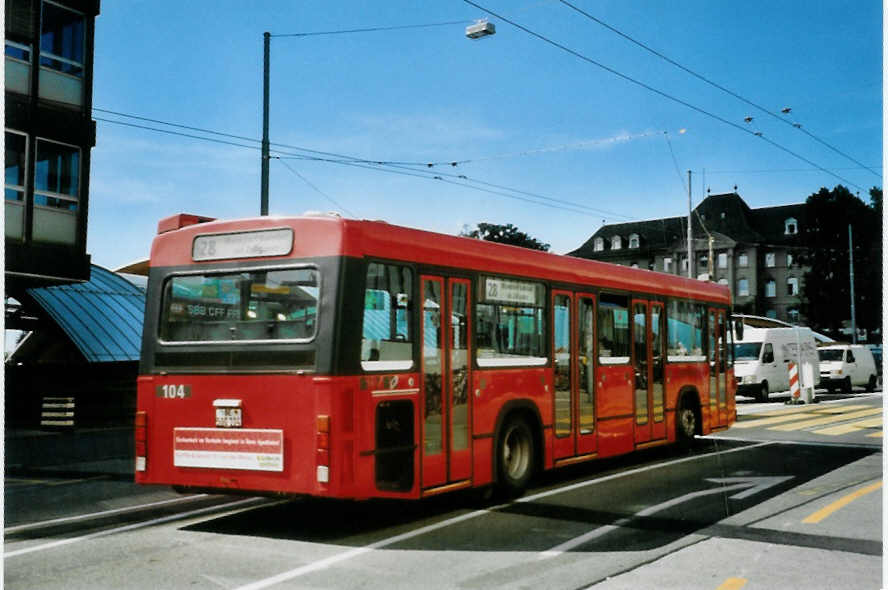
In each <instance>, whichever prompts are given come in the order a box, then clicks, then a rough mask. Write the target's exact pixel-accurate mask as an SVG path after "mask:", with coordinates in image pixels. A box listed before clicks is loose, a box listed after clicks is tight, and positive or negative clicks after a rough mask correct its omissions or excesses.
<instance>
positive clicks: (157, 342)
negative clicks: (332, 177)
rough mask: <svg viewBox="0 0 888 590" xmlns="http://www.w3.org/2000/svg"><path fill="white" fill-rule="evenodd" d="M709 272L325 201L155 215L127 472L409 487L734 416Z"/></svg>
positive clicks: (718, 291) (726, 349)
mask: <svg viewBox="0 0 888 590" xmlns="http://www.w3.org/2000/svg"><path fill="white" fill-rule="evenodd" d="M730 308H731V299H730V293H729V291H728V288H727V287H725V286H722V285H716V284H714V283H707V282H701V281H696V280H691V279H687V278H683V277H678V276H672V275H667V274H662V273H655V272H651V271H647V270H639V269H635V268H627V267H621V266H616V265H612V264H607V263H602V262H595V261H589V260H583V259H579V258H572V257H567V256H558V255H554V254H548V253H544V252H537V251H532V250H527V249H522V248H518V247H513V246H506V245H501V244H494V243H490V242H483V241H479V240H474V239H469V238H462V237H455V236H447V235H441V234H436V233H430V232H426V231H420V230H416V229H409V228H404V227H398V226H394V225H390V224H387V223H383V222H376V221H357V220H349V219H343V218H340V217H338V216H335V215H306V216H301V217H292V218H269V217H263V218H257V219H245V220H237V221H214V220H212V219H209V218H203V217H198V216H194V215H186V214H181V215H176V216H173V217H171V218H167V219H164V220H162V221H161V222H160V224H159V227H158V235H157V236H156V238H155V239H154V243H153V245H152V249H151V261H150V274H149V280H148V297H147V308H146V316H145V329H144V335H143V343H142V359H141V366H140V376H139V381H138V407H137V412H136V425H135V426H136V427H135V448H136V466H135V468H136V481H137V482H140V483H145V484H168V485H172V486H175V487H177V488H179V489H186V490H202V491H235V490H236V491H239V492H242V493H250V494H293V495H315V496H330V497H337V498H357V499H363V498H372V497H389V498H421V497H425V496H430V495H434V494H439V493H443V492H447V491H451V490H457V489H464V488H472V487H488V486H495V487H496V488H498V489H499V490H501V491H502V492H504V493H507V494H511V495H514V494H519V493H521V491H522V490H523V489H524V488H525V487H526V486H527V485H528V482H529V480H530V478H531V477H532V476H533V474H534V473H536V472H539V471H541V470H547V469H553V468H556V467H559V466H563V465H569V464H573V463H578V462H582V461H589V460H594V459H596V458H602V457H609V456H613V455H618V454H624V453H631V452H633V451H635V450H637V449H642V448H646V447H650V446H655V445H663V444H669V443H687V442H689V441H691V440H692V439H693V438H694V436H698V435H705V434H709V433H711V432H714V431H717V430H723V429H726V428H728V427H729V426H730V425H731V423H732V422H733V421H734V420H735V418H736V406H735V402H734V391H735V383H734V377H733V363H732V358H731V355H730V351H731V350H732V346H730V342H729V339H730V338H731V332H732V330H730V329H729V327H728V326H729V322H730Z"/></svg>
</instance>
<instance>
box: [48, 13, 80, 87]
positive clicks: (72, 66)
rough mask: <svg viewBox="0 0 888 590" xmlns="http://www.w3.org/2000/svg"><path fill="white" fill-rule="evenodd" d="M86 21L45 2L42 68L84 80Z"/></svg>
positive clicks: (78, 15) (76, 14) (78, 14)
mask: <svg viewBox="0 0 888 590" xmlns="http://www.w3.org/2000/svg"><path fill="white" fill-rule="evenodd" d="M84 29H85V19H84V17H83V15H82V14H80V13H78V12H74V11H73V10H70V9H68V8H63V7H61V6H58V5H57V4H53V3H51V2H46V1H45V0H44V2H43V14H42V19H41V23H40V65H41V66H45V67H48V68H51V69H53V70H58V71H59V72H63V73H65V74H69V75H71V76H77V77H83V54H84Z"/></svg>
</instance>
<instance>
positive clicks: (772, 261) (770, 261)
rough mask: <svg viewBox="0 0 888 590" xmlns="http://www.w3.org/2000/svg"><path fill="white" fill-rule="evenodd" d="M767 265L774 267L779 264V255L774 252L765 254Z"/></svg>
mask: <svg viewBox="0 0 888 590" xmlns="http://www.w3.org/2000/svg"><path fill="white" fill-rule="evenodd" d="M765 266H766V267H768V268H774V267H775V266H777V255H776V254H774V253H773V252H767V253H766V254H765Z"/></svg>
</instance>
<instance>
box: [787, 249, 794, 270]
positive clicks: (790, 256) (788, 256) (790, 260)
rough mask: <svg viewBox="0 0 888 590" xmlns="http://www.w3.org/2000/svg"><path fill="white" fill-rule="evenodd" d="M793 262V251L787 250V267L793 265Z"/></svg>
mask: <svg viewBox="0 0 888 590" xmlns="http://www.w3.org/2000/svg"><path fill="white" fill-rule="evenodd" d="M792 263H793V260H792V252H787V253H786V267H787V268H789V267H790V266H792Z"/></svg>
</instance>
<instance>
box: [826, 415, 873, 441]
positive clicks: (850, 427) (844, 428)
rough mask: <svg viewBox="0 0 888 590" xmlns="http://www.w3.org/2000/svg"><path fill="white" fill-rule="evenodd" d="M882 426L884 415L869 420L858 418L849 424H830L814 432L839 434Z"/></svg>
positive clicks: (827, 434)
mask: <svg viewBox="0 0 888 590" xmlns="http://www.w3.org/2000/svg"><path fill="white" fill-rule="evenodd" d="M880 426H882V417H881V416H877V417H875V418H870V419H868V420H858V421H857V422H851V423H849V424H839V425H837V426H830V427H829V428H823V429H821V430H815V431H814V434H823V435H826V436H838V435H840V434H848V433H850V432H856V431H858V430H864V429H867V428H878V427H880Z"/></svg>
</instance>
